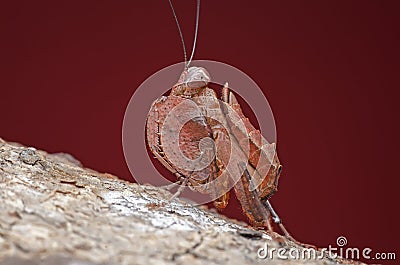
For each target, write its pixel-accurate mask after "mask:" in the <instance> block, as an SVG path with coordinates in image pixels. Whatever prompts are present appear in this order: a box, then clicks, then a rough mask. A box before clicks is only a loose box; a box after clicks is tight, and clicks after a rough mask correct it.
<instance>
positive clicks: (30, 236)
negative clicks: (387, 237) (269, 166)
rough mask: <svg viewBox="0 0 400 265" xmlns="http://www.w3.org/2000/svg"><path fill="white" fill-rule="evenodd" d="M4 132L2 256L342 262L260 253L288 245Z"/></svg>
mask: <svg viewBox="0 0 400 265" xmlns="http://www.w3.org/2000/svg"><path fill="white" fill-rule="evenodd" d="M170 197H171V194H170V193H169V192H167V191H165V190H163V189H160V188H156V187H152V186H145V185H137V184H132V183H128V182H125V181H122V180H119V179H117V178H116V177H114V176H112V175H110V174H102V173H98V172H96V171H94V170H91V169H87V168H83V167H82V165H81V164H80V163H79V161H76V160H75V159H74V158H73V157H71V156H69V155H67V154H47V153H46V152H43V151H39V150H36V149H34V148H26V147H24V146H21V145H18V144H13V143H7V142H5V141H3V140H1V139H0V202H1V204H0V264H61V265H63V264H64V265H66V264H71V265H72V264H81V265H83V264H87V265H88V264H191V265H194V264H282V263H285V264H340V263H341V262H343V263H344V262H346V261H343V260H342V261H340V260H332V259H328V258H324V259H321V260H280V259H277V258H275V259H273V260H270V259H268V258H267V259H260V258H258V257H257V251H258V249H259V248H261V247H265V244H267V245H268V246H269V247H275V248H278V247H280V246H284V247H285V246H286V248H289V246H287V245H285V244H284V243H282V241H281V240H279V238H274V239H271V237H270V236H269V235H267V234H265V233H261V232H259V231H255V230H252V229H250V228H248V227H247V226H246V225H245V224H242V223H239V222H236V221H233V220H229V219H227V218H224V217H222V216H220V215H218V214H215V213H213V212H210V211H207V210H205V209H202V208H198V207H193V206H191V205H189V204H187V203H185V202H182V201H180V200H178V199H176V200H173V201H169V200H168V199H169V198H170Z"/></svg>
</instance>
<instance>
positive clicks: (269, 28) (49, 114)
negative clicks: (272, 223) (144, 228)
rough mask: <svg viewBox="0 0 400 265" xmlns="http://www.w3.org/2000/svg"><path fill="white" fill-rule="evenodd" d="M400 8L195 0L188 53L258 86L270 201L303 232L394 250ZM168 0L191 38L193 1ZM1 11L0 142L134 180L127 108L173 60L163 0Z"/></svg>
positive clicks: (31, 5) (28, 4) (24, 4)
mask: <svg viewBox="0 0 400 265" xmlns="http://www.w3.org/2000/svg"><path fill="white" fill-rule="evenodd" d="M278 2H279V3H278ZM395 3H396V1H393V2H390V1H248V2H245V1H203V3H202V7H201V18H200V30H199V40H198V41H199V42H198V48H197V50H196V54H195V58H196V59H211V60H217V61H221V62H225V63H228V64H231V65H233V66H235V67H237V68H239V69H241V70H243V71H244V72H246V73H247V74H248V75H250V76H251V77H252V78H253V79H254V80H255V81H256V82H257V83H258V84H259V85H260V87H262V89H263V90H264V92H265V94H266V96H267V98H268V99H269V102H270V104H271V107H272V109H273V111H274V114H275V119H276V123H277V132H278V150H279V155H280V159H281V162H282V164H284V170H283V174H282V177H281V181H280V187H279V188H280V190H279V192H278V193H277V194H276V195H275V196H274V197H273V199H272V202H273V203H274V205H275V207H276V208H277V210H278V212H279V213H280V215H281V217H283V219H284V221H285V223H286V225H287V227H288V229H289V230H290V231H291V232H292V233H293V235H294V236H295V237H296V238H297V239H299V240H300V241H305V242H309V243H313V244H317V245H318V246H321V247H324V246H328V245H329V244H331V245H335V242H336V238H337V237H338V236H340V235H343V236H346V237H347V239H348V242H349V246H353V247H360V248H363V247H367V246H368V247H371V248H373V250H374V252H378V251H392V252H393V251H396V250H397V249H398V247H399V245H398V242H399V236H400V234H399V229H398V227H397V224H398V223H400V218H399V214H398V209H399V207H398V202H399V199H398V197H397V195H398V194H399V193H398V190H399V187H400V185H399V177H400V176H399V174H398V167H399V164H400V162H399V148H400V145H399V138H398V136H399V126H398V123H399V108H398V105H399V103H398V99H399V82H398V78H399V70H400V69H399V64H398V63H399V47H400V42H399V27H398V26H399V19H398V12H399V8H398V6H397V5H396V4H395ZM175 5H176V11H177V13H178V16H179V19H180V21H181V25H182V28H183V31H184V35H185V38H186V42H187V44H189V45H191V42H192V39H193V31H194V14H195V1H175ZM1 13H2V14H1V16H0V20H1V23H0V27H1V42H0V53H1V57H0V58H1V76H2V77H1V79H0V87H1V96H0V113H1V122H0V137H3V138H4V139H6V140H10V141H17V142H21V143H23V144H26V145H29V146H35V147H37V148H40V149H44V150H47V151H49V152H60V151H63V152H68V153H71V154H73V155H74V156H75V157H77V158H78V159H79V160H81V161H82V162H83V164H84V165H85V166H87V167H91V168H95V169H97V170H99V171H105V172H111V173H113V174H116V175H118V176H119V177H121V178H124V179H128V180H131V179H132V177H131V176H130V173H129V171H128V169H127V166H126V165H125V161H124V156H123V152H122V145H121V128H122V120H123V115H124V111H125V107H126V105H127V103H128V101H129V99H130V97H131V95H132V94H133V92H134V90H135V88H136V87H138V86H139V85H140V84H141V82H143V81H144V80H145V79H146V78H147V77H148V76H149V75H151V74H153V73H154V72H155V71H157V70H159V69H161V68H163V67H165V66H167V65H170V64H173V63H176V62H179V61H181V60H182V49H181V46H180V40H179V38H178V33H177V29H176V25H175V22H174V20H173V17H172V14H171V10H170V9H169V5H168V2H167V1H166V0H165V1H141V2H139V1H14V2H12V3H11V1H2V4H1ZM189 49H190V47H189ZM240 212H241V210H240V208H239V206H238V205H237V204H235V203H233V204H231V205H230V206H229V207H228V209H227V210H225V211H224V213H225V214H227V215H229V216H233V217H236V218H243V217H242V215H241V213H240ZM397 254H398V253H397Z"/></svg>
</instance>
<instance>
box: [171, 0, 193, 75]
mask: <svg viewBox="0 0 400 265" xmlns="http://www.w3.org/2000/svg"><path fill="white" fill-rule="evenodd" d="M168 2H169V5H170V6H171V10H172V14H173V15H174V18H175V22H176V26H177V27H178V31H179V36H180V38H181V42H182V47H183V57H184V59H185V69H188V68H189V65H190V63H191V62H192V59H193V55H194V51H195V49H196V42H197V33H198V31H199V16H200V0H197V8H196V28H195V32H194V40H193V48H192V54H191V55H190V58H189V61H188V60H187V53H186V45H185V41H184V39H183V34H182V30H181V26H180V25H179V21H178V16H177V15H176V13H175V9H174V6H173V5H172V2H171V0H168Z"/></svg>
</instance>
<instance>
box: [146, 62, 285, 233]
mask: <svg viewBox="0 0 400 265" xmlns="http://www.w3.org/2000/svg"><path fill="white" fill-rule="evenodd" d="M209 81H210V76H209V74H208V72H207V71H206V70H205V69H204V68H201V67H190V68H189V69H187V70H185V71H184V72H183V73H182V75H181V77H180V79H179V81H178V83H177V84H176V85H175V86H173V87H172V90H171V93H170V95H169V96H167V97H164V96H163V97H161V98H159V99H157V100H156V101H155V102H154V103H153V104H152V106H151V109H150V111H149V114H148V118H147V125H146V134H147V143H148V146H149V147H150V150H151V152H152V153H153V154H154V155H155V157H156V158H157V159H158V160H159V161H160V162H161V163H162V164H163V165H164V166H165V167H166V168H167V169H168V170H170V171H171V172H172V173H174V174H175V175H176V176H177V178H178V180H179V181H180V182H181V183H184V184H185V185H188V186H189V187H191V188H192V189H195V190H196V191H199V192H201V193H207V194H210V195H211V196H212V197H213V198H215V200H214V205H215V206H216V207H217V208H219V209H221V208H224V207H226V205H227V203H228V199H229V187H231V186H230V185H233V187H234V191H235V193H236V196H237V198H238V200H239V201H240V203H241V205H242V209H243V212H244V214H245V215H246V216H247V217H248V219H249V221H250V222H251V223H252V224H253V226H255V227H266V228H268V230H272V228H271V224H270V216H271V217H272V218H273V220H274V222H275V223H277V224H278V225H279V226H280V228H281V229H282V231H283V232H284V234H285V235H286V236H287V237H289V238H291V237H290V235H289V234H288V233H287V231H286V229H285V228H284V227H283V225H282V224H281V221H280V219H279V217H278V216H277V214H276V213H275V212H274V210H273V209H272V207H271V205H270V203H269V201H268V199H269V198H270V197H271V196H272V195H273V194H274V193H275V192H276V190H277V185H278V179H279V174H280V172H281V169H282V166H281V164H280V163H279V160H278V157H277V154H276V150H275V144H274V143H268V142H267V141H266V140H265V139H264V137H263V136H262V135H261V133H260V132H259V131H258V130H257V129H255V128H254V126H253V125H252V124H251V123H250V121H249V120H248V119H247V118H246V117H245V115H244V114H243V112H242V109H241V107H240V105H239V104H238V101H237V100H236V98H235V96H234V94H233V93H232V92H231V91H230V90H229V88H228V85H227V84H225V86H224V87H223V89H222V96H221V100H218V98H217V93H216V92H215V91H214V90H213V89H211V88H209V87H208V83H209ZM205 139H207V140H205ZM209 140H212V141H213V143H212V141H209ZM255 185H257V187H256V188H255V189H254V186H255Z"/></svg>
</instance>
